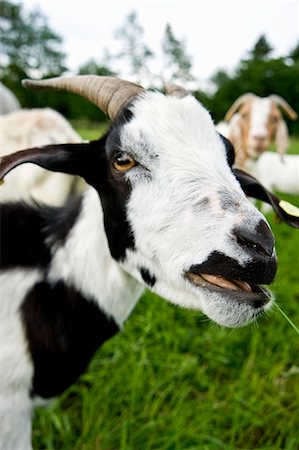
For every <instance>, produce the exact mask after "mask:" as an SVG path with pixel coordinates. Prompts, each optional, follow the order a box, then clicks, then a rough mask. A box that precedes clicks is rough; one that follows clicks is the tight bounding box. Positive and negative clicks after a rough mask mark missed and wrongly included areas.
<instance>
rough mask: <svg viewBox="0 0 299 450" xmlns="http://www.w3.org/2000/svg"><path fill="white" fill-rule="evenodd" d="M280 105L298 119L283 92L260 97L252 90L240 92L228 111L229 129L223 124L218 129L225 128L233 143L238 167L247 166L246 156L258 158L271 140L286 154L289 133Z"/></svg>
mask: <svg viewBox="0 0 299 450" xmlns="http://www.w3.org/2000/svg"><path fill="white" fill-rule="evenodd" d="M280 108H281V109H282V110H283V111H284V112H285V113H286V115H287V116H288V117H289V118H290V119H292V120H295V119H296V118H297V114H296V112H295V111H294V110H293V109H292V108H291V106H290V105H289V104H288V103H287V102H286V101H285V100H284V99H283V98H282V97H280V96H278V95H270V96H269V97H259V96H257V95H255V94H252V93H247V94H244V95H241V97H239V98H238V99H237V100H236V101H235V102H234V103H233V104H232V106H231V107H230V108H229V110H228V111H227V113H226V115H225V119H224V120H225V121H226V122H228V126H227V128H226V131H224V130H223V128H224V127H223V124H222V125H220V127H219V131H220V132H222V133H223V132H224V134H225V137H227V138H228V139H229V140H230V141H231V142H232V143H233V145H234V147H235V152H236V162H235V165H236V167H239V168H241V169H243V168H245V167H246V161H247V160H256V159H257V158H258V157H259V156H260V155H261V154H262V153H263V152H264V151H266V150H268V149H269V146H270V143H271V142H272V141H275V145H276V150H277V152H278V153H279V154H280V155H283V154H284V153H285V151H286V149H287V147H288V142H289V135H288V128H287V124H286V122H285V121H284V119H283V117H282V114H281V111H280Z"/></svg>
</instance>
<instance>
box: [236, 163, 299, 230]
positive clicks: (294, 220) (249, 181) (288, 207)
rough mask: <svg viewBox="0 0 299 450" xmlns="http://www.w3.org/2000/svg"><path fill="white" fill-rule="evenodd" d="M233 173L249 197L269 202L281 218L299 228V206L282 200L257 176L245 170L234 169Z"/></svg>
mask: <svg viewBox="0 0 299 450" xmlns="http://www.w3.org/2000/svg"><path fill="white" fill-rule="evenodd" d="M233 173H234V174H235V176H236V178H237V180H238V181H239V183H240V185H241V187H242V189H243V191H244V192H245V194H246V195H248V197H253V198H256V199H258V200H262V201H263V202H266V203H269V204H270V205H271V206H272V208H273V209H274V211H275V213H276V214H277V216H278V217H279V219H281V220H282V221H283V222H285V223H287V224H288V225H290V226H291V227H294V228H299V208H297V207H296V206H294V205H292V204H291V203H288V202H286V201H284V200H280V199H279V198H278V197H276V195H274V194H272V192H270V191H268V190H267V189H266V188H264V186H263V185H262V184H261V183H260V182H259V181H258V180H257V179H256V178H254V177H252V176H251V175H249V174H248V173H246V172H244V171H243V170H239V169H233Z"/></svg>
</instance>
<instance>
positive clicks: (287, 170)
mask: <svg viewBox="0 0 299 450" xmlns="http://www.w3.org/2000/svg"><path fill="white" fill-rule="evenodd" d="M245 169H246V171H247V172H249V173H250V174H251V175H253V176H254V177H256V178H257V179H258V180H259V181H261V182H262V183H263V185H264V187H265V188H267V189H268V190H269V191H271V192H273V191H278V192H283V193H285V194H293V195H297V194H299V155H284V157H283V160H281V158H280V157H279V156H278V155H277V153H273V152H264V153H262V154H261V156H260V157H259V158H258V159H257V160H256V161H247V162H246V165H245Z"/></svg>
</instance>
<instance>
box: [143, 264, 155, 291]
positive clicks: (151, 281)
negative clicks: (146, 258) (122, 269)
mask: <svg viewBox="0 0 299 450" xmlns="http://www.w3.org/2000/svg"><path fill="white" fill-rule="evenodd" d="M140 273H141V276H142V279H143V281H144V282H145V283H146V284H147V285H148V286H149V287H151V288H152V287H153V286H154V285H155V284H156V281H157V280H156V277H155V276H154V275H152V274H151V273H150V271H149V270H148V269H146V268H145V267H141V269H140Z"/></svg>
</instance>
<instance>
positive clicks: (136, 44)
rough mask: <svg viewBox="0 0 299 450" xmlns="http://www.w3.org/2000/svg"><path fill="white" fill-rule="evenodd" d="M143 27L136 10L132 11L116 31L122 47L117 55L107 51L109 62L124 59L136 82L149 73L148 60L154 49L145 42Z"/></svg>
mask: <svg viewBox="0 0 299 450" xmlns="http://www.w3.org/2000/svg"><path fill="white" fill-rule="evenodd" d="M143 34H144V31H143V28H142V26H141V25H140V24H139V23H138V20H137V14H136V12H132V13H130V14H129V15H128V16H127V18H126V20H125V23H124V25H122V26H121V27H120V28H119V29H117V30H116V32H115V38H116V39H117V40H118V41H119V42H120V43H121V49H120V51H119V52H117V53H116V54H115V55H113V54H111V53H109V52H108V51H106V60H107V62H111V63H112V64H113V63H114V62H119V61H122V63H123V65H125V66H126V67H128V68H129V70H127V71H126V72H127V73H129V74H130V75H133V76H134V78H135V81H136V82H139V83H140V82H141V80H142V79H143V78H145V77H147V76H148V75H149V70H148V61H149V60H150V59H151V58H152V57H153V53H152V51H151V50H150V49H149V47H148V46H147V45H146V44H145V43H144V42H143Z"/></svg>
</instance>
